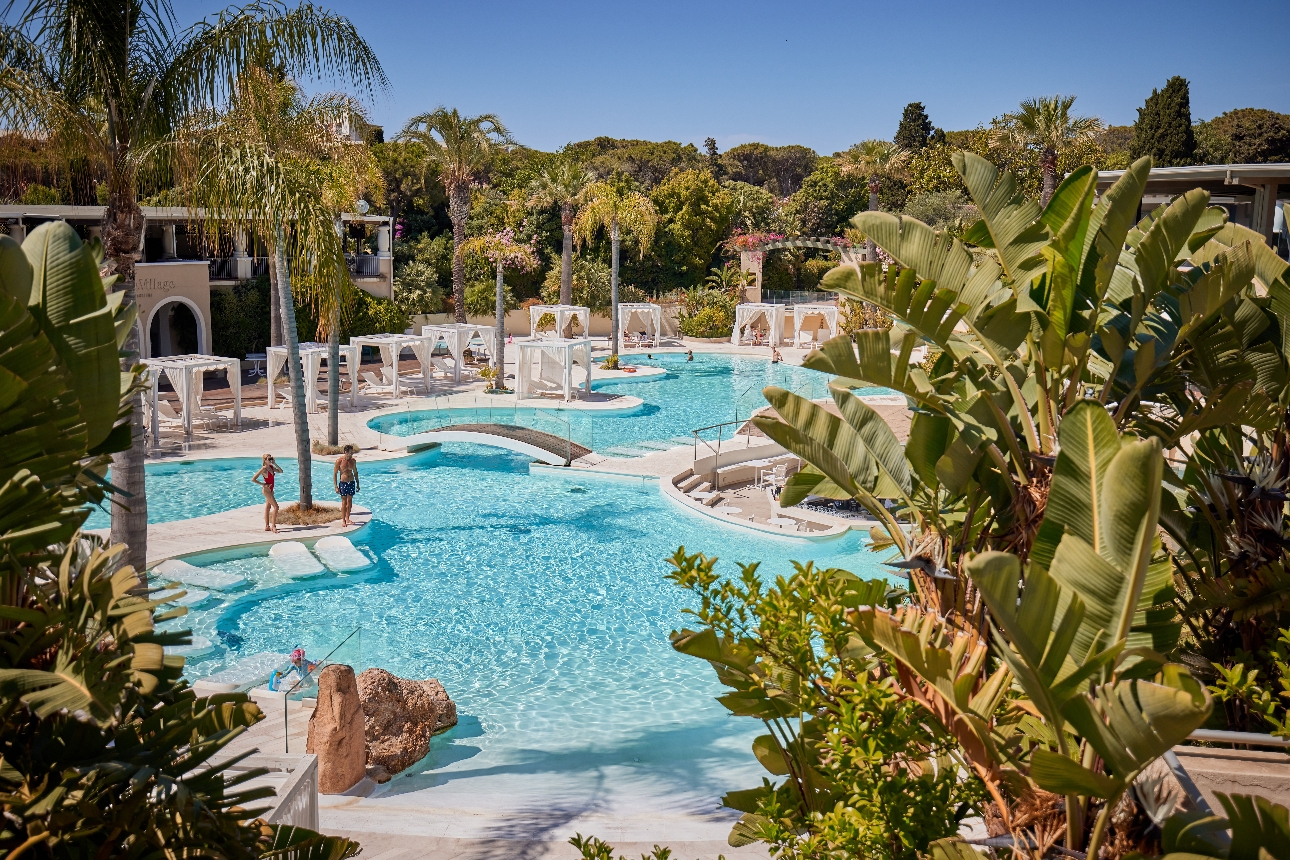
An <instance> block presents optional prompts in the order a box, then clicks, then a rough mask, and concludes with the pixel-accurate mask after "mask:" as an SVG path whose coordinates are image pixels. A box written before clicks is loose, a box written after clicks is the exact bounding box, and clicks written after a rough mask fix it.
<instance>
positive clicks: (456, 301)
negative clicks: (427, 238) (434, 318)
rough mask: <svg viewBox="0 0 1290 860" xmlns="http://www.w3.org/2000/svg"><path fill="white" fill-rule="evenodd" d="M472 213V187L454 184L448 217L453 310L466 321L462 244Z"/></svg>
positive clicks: (461, 319) (458, 317) (462, 321)
mask: <svg viewBox="0 0 1290 860" xmlns="http://www.w3.org/2000/svg"><path fill="white" fill-rule="evenodd" d="M469 214H470V189H469V188H467V187H466V186H465V185H454V186H452V188H450V189H448V218H449V220H451V221H452V312H453V316H454V317H455V318H456V320H457V322H459V323H464V322H466V261H465V260H463V259H462V257H461V246H462V243H463V242H465V241H466V217H467V216H468V215H469Z"/></svg>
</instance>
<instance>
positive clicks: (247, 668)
mask: <svg viewBox="0 0 1290 860" xmlns="http://www.w3.org/2000/svg"><path fill="white" fill-rule="evenodd" d="M290 662H291V658H290V657H289V656H287V655H286V654H278V653H275V652H272V651H264V652H262V653H260V654H252V655H251V656H250V657H243V658H242V659H241V660H238V661H237V662H236V663H234V664H233V665H232V666H229V667H228V668H227V669H224V670H222V671H220V672H216V673H215V674H214V675H208V676H207V677H205V678H202V679H201V680H199V681H197V682H196V683H194V684H193V689H194V690H195V691H196V692H197V695H199V696H209V695H211V694H212V693H235V692H237V691H238V690H245V689H249V688H250V687H254V686H255V685H256V684H259V683H261V682H263V681H267V680H269V676H270V675H272V674H273V672H274V670H276V669H281V668H282V667H284V666H286V665H287V664H288V663H290Z"/></svg>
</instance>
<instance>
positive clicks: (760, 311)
mask: <svg viewBox="0 0 1290 860" xmlns="http://www.w3.org/2000/svg"><path fill="white" fill-rule="evenodd" d="M762 318H765V320H766V324H767V325H768V326H770V332H769V334H770V345H771V346H779V343H780V341H781V340H782V339H783V337H784V306H783V305H768V304H764V303H762V302H745V303H743V304H741V305H735V327H734V329H732V330H731V332H730V342H731V343H733V344H734V345H735V346H738V345H739V343H740V341H741V340H742V336H743V330H744V329H745V328H751V327H752V324H753V323H755V322H756V321H757V320H759V319H762Z"/></svg>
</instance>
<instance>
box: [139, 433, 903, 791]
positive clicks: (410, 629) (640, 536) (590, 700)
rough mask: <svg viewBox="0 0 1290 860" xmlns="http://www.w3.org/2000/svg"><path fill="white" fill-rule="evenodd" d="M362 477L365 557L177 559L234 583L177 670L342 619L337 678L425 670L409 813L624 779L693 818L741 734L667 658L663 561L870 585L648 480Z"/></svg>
mask: <svg viewBox="0 0 1290 860" xmlns="http://www.w3.org/2000/svg"><path fill="white" fill-rule="evenodd" d="M229 465H230V468H241V467H240V466H239V465H238V464H229ZM188 468H191V467H188ZM365 468H366V477H365V479H364V484H363V493H362V496H361V501H362V503H363V504H365V505H368V506H370V507H371V508H372V510H373V521H372V523H371V525H369V526H368V527H367V528H366V529H365V530H364V532H362V533H361V534H360V535H359V536H358V537H357V538H356V541H355V542H356V544H358V545H359V547H360V549H362V550H363V551H365V552H367V553H369V554H370V555H371V556H372V557H373V558H374V559H376V560H377V564H376V565H375V566H374V567H373V568H371V569H369V570H367V571H363V572H359V573H356V574H352V575H336V574H328V575H325V576H322V577H320V578H318V579H313V580H307V581H296V582H292V581H288V580H286V579H285V578H284V577H283V576H282V575H281V574H280V573H278V572H277V571H276V569H275V568H274V566H273V564H272V563H271V561H270V560H269V559H268V558H267V557H265V556H250V557H243V558H232V557H224V558H218V557H214V558H212V557H208V558H207V559H206V560H202V559H194V560H193V561H195V562H196V563H199V564H214V565H216V566H218V567H220V568H221V569H223V570H227V571H230V572H235V573H238V574H241V575H243V576H245V577H246V578H248V579H249V580H250V581H251V582H252V586H251V588H250V589H248V590H247V591H245V592H243V593H241V594H240V595H239V594H234V595H231V596H228V597H226V598H224V599H222V600H221V601H220V602H218V603H215V604H209V605H207V606H206V607H204V608H201V609H198V610H197V611H195V612H193V613H192V614H191V615H190V616H189V618H188V619H185V620H184V621H185V626H191V627H192V628H193V629H194V631H195V632H196V633H197V634H199V635H203V636H206V637H207V638H209V639H211V640H212V641H214V642H215V643H217V644H218V645H219V646H220V649H221V651H220V653H219V654H218V655H216V656H215V657H214V658H213V659H207V660H204V661H201V662H197V663H192V664H190V666H189V667H188V672H189V674H190V675H191V676H193V677H201V676H204V675H207V674H210V673H212V672H214V671H217V670H218V669H220V668H222V667H223V666H224V665H225V664H226V663H227V662H229V661H233V660H236V659H237V658H239V657H241V656H245V655H251V654H256V653H259V652H262V651H288V650H290V649H291V648H293V647H296V646H302V647H304V648H306V649H307V651H308V652H309V654H310V656H311V657H317V656H320V655H321V654H322V653H324V652H325V649H327V648H329V647H330V646H331V645H332V644H333V643H335V642H337V641H339V640H340V639H342V638H343V637H344V636H345V635H347V634H348V633H349V632H350V631H351V630H352V629H353V628H355V627H360V628H361V631H362V632H361V653H359V654H355V653H354V652H353V651H350V652H349V657H350V659H351V660H354V661H355V662H357V663H358V664H359V665H358V666H356V668H359V669H361V668H363V667H364V666H381V667H383V668H386V669H388V670H390V671H392V672H394V673H396V674H399V675H402V676H405V677H413V678H426V677H437V678H439V679H440V680H441V681H442V682H443V683H444V685H445V686H446V687H447V689H448V690H449V692H450V694H451V695H452V696H453V698H454V699H455V701H456V702H457V703H458V708H459V712H460V714H461V722H460V725H459V726H458V727H457V728H456V729H454V730H452V731H450V732H448V733H447V734H445V735H441V736H439V737H437V738H436V739H435V741H434V744H433V748H432V751H431V754H430V755H429V756H428V757H427V758H426V759H425V760H424V761H422V762H421V763H420V764H419V765H417V766H415V767H414V768H412V770H411V771H409V772H408V774H409V775H408V776H406V777H400V778H398V779H396V780H395V782H394V783H391V784H390V786H392V787H393V788H391V789H390V790H394V791H398V792H401V793H406V792H428V795H427V796H425V797H422V798H421V799H420V800H418V801H417V802H418V803H425V804H431V805H440V804H447V805H449V806H454V807H456V808H460V806H459V803H458V801H459V800H460V798H461V797H462V796H464V795H466V794H470V795H472V796H478V797H480V798H489V797H496V798H499V799H500V798H505V797H507V796H508V795H507V792H511V791H520V790H522V789H521V788H520V787H519V786H522V785H527V786H528V789H527V790H530V791H531V792H532V793H533V795H534V797H536V798H539V799H540V797H541V796H542V793H543V791H546V790H549V788H550V785H551V782H550V781H551V780H552V779H556V778H559V779H560V780H564V781H565V782H564V783H562V784H567V785H568V786H571V787H572V788H571V789H570V790H574V791H577V790H582V789H581V788H578V787H579V786H581V787H583V788H586V789H587V790H588V791H591V790H592V789H593V788H594V787H595V786H596V785H599V784H600V782H601V781H603V779H604V774H605V773H606V771H605V769H606V768H625V769H626V770H624V771H622V773H625V774H627V776H624V777H623V779H627V780H628V781H629V782H630V783H631V784H632V785H633V786H634V788H633V791H638V792H643V793H644V795H648V796H649V797H653V798H662V799H666V802H667V803H668V804H672V803H680V802H682V800H683V799H685V798H689V799H690V800H691V801H693V802H694V803H696V804H699V805H700V806H702V807H703V808H705V809H713V808H715V805H716V801H715V798H717V797H719V796H720V794H721V793H723V792H724V791H727V790H730V789H732V788H742V787H750V786H753V785H756V784H758V782H759V780H760V776H761V773H762V772H761V770H760V768H759V767H758V766H757V765H756V763H755V761H754V760H753V759H752V756H751V755H750V753H749V752H748V744H749V743H750V742H751V740H752V738H753V737H754V736H755V735H756V734H758V733H760V732H759V731H758V725H759V724H753V723H752V721H749V720H738V719H735V718H733V717H730V716H728V714H727V713H726V711H725V709H724V708H722V707H721V706H720V705H718V704H717V703H716V702H715V701H714V700H713V697H714V696H715V695H718V694H719V693H720V688H719V686H718V685H717V683H716V680H715V678H714V677H713V673H712V670H711V669H710V668H709V667H708V665H707V664H706V663H702V662H700V661H698V660H695V659H693V658H688V657H683V656H681V655H679V654H676V653H675V652H674V651H673V650H672V648H671V647H670V645H669V642H668V633H669V632H670V631H671V630H673V629H675V628H678V627H681V626H684V625H685V624H686V619H685V617H684V616H683V614H682V609H683V608H685V607H686V606H689V605H692V603H693V601H692V600H691V597H690V595H689V594H688V593H686V592H683V591H682V590H681V589H679V588H677V587H676V586H674V585H672V584H671V583H669V582H667V581H665V580H664V578H663V575H664V573H665V572H666V571H667V570H668V566H667V564H666V563H665V561H664V559H665V558H666V557H667V556H669V555H671V553H672V552H673V551H674V550H675V549H676V547H677V546H678V545H680V544H684V545H685V546H686V548H687V550H688V551H691V552H693V551H700V550H702V551H704V552H707V553H709V554H714V555H718V556H720V557H721V562H720V568H721V569H723V570H725V571H726V572H728V573H734V572H736V570H737V568H736V566H735V562H736V561H743V562H749V561H761V562H762V563H763V566H762V570H763V572H764V573H765V575H767V576H769V577H773V576H775V575H777V574H781V573H786V572H789V571H790V569H791V568H790V564H789V563H790V560H793V559H797V560H800V561H806V560H814V561H815V562H816V563H817V564H826V565H833V566H841V567H846V568H848V569H850V570H852V571H854V572H856V573H858V574H861V575H866V576H876V575H880V574H881V573H882V568H881V567H880V565H879V564H878V558H877V557H876V556H875V555H873V554H871V553H869V552H868V551H867V550H866V549H865V548H864V546H863V544H862V539H861V537H860V536H859V535H857V534H855V533H849V534H848V535H846V536H843V537H841V538H838V539H835V540H832V541H828V542H823V543H811V542H807V541H804V540H797V539H792V538H788V537H777V536H770V535H766V536H762V535H760V534H757V533H754V532H750V531H747V530H743V529H738V528H734V527H731V526H723V525H721V524H719V523H717V522H715V521H712V520H710V519H709V518H706V517H703V516H700V515H696V514H693V513H691V512H688V511H685V510H683V509H681V508H680V507H678V506H677V505H675V504H674V503H673V502H671V501H669V500H668V499H666V498H665V497H664V496H662V494H661V493H660V492H659V490H658V487H657V484H656V483H653V482H638V481H632V482H625V483H619V482H609V481H604V480H595V481H588V480H587V479H586V478H585V477H581V476H576V475H574V476H568V477H566V476H563V475H560V476H553V475H549V474H545V473H533V474H530V472H529V468H528V461H527V460H526V459H525V458H523V457H520V456H518V455H513V454H510V453H509V452H504V451H498V450H497V449H492V448H482V447H476V446H467V445H452V444H450V445H446V446H444V447H443V448H441V449H438V450H435V451H432V452H427V453H425V454H422V455H418V456H416V457H413V458H408V459H405V460H398V461H387V462H385V463H378V464H372V465H369V466H366V467H365ZM149 477H150V478H151V473H150V475H149ZM615 773H618V771H615ZM615 779H617V777H615ZM526 781H527V782H526ZM418 796H420V795H418ZM481 802H483V801H481ZM659 802H663V801H662V800H660V801H659ZM686 802H689V801H686Z"/></svg>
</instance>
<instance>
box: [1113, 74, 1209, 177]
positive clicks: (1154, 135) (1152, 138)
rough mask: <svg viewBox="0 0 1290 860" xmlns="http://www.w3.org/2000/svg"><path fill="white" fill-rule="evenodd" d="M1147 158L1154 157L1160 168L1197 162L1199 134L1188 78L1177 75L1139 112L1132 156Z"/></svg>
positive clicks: (1131, 145)
mask: <svg viewBox="0 0 1290 860" xmlns="http://www.w3.org/2000/svg"><path fill="white" fill-rule="evenodd" d="M1144 155H1150V156H1151V158H1152V159H1153V160H1154V161H1155V164H1156V166H1157V167H1176V166H1179V165H1184V164H1192V163H1193V162H1194V161H1195V155H1196V134H1195V132H1193V131H1192V127H1191V94H1190V92H1189V88H1188V84H1187V79H1186V78H1183V77H1179V76H1178V75H1174V76H1173V77H1172V78H1170V79H1169V80H1168V82H1167V83H1166V84H1165V88H1164V89H1163V90H1155V89H1153V90H1152V91H1151V95H1150V96H1148V97H1147V101H1146V104H1144V105H1143V106H1142V107H1140V108H1138V121H1137V122H1136V123H1134V124H1133V143H1131V144H1130V145H1129V156H1130V157H1131V158H1141V157H1142V156H1144Z"/></svg>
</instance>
